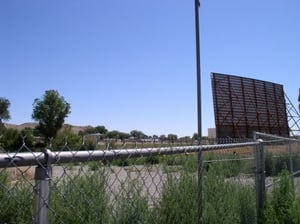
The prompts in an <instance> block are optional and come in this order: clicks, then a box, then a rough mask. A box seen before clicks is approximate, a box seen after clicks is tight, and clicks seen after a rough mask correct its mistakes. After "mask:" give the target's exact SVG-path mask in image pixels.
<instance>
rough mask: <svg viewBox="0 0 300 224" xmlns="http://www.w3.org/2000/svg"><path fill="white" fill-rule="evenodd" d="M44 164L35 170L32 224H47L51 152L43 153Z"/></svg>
mask: <svg viewBox="0 0 300 224" xmlns="http://www.w3.org/2000/svg"><path fill="white" fill-rule="evenodd" d="M44 153H45V160H46V163H45V164H43V165H38V166H37V167H36V169H35V187H34V196H35V202H34V217H33V224H48V223H49V220H48V209H49V195H50V180H51V177H52V167H51V159H50V158H51V151H50V150H46V151H45V152H44Z"/></svg>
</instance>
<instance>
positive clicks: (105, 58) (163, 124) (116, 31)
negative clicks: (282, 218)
mask: <svg viewBox="0 0 300 224" xmlns="http://www.w3.org/2000/svg"><path fill="white" fill-rule="evenodd" d="M299 10H300V1H299V0H287V1H277V0H263V1H262V0H251V1H250V0H227V1H224V0H201V8H200V45H201V82H202V91H201V92H202V132H203V135H206V134H207V128H209V127H214V112H213V102H212V90H211V80H210V73H211V72H219V73H225V74H232V75H240V76H244V77H249V78H256V79H262V80H267V81H271V82H275V83H279V84H283V85H284V90H285V92H286V94H287V95H288V96H289V98H290V99H291V100H292V102H293V103H294V105H295V106H297V105H298V101H297V98H298V88H299V87H300V75H299V71H300V61H299V59H300V13H299ZM195 55H196V50H195V25H194V0H173V1H171V0H151V1H146V0H116V1H112V0H51V1H50V0H42V1H41V0H0V82H1V85H0V97H5V98H7V99H9V100H10V102H11V106H10V108H9V110H10V114H11V119H10V120H9V123H14V124H22V123H24V122H30V121H32V119H31V114H32V110H33V107H32V104H33V101H34V99H35V98H41V97H42V96H43V94H44V92H45V90H49V89H54V90H57V91H58V92H59V93H60V95H62V96H64V98H65V100H66V101H67V102H69V103H70V104H71V110H72V112H71V114H70V115H69V117H68V118H67V119H66V123H70V124H73V125H92V126H96V125H104V126H105V127H106V128H107V129H109V130H119V131H124V132H130V131H131V130H134V129H137V130H141V131H143V132H144V133H145V134H148V135H153V134H157V135H161V134H169V133H173V134H177V135H178V136H186V135H189V136H191V135H192V134H193V133H195V132H196V131H197V111H196V110H197V109H196V108H197V106H196V103H197V102H196V59H195Z"/></svg>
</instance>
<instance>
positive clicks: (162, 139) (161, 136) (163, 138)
mask: <svg viewBox="0 0 300 224" xmlns="http://www.w3.org/2000/svg"><path fill="white" fill-rule="evenodd" d="M159 140H160V141H161V142H164V141H166V140H167V137H166V136H165V135H160V136H159Z"/></svg>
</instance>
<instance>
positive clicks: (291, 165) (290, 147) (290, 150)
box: [288, 141, 294, 177]
mask: <svg viewBox="0 0 300 224" xmlns="http://www.w3.org/2000/svg"><path fill="white" fill-rule="evenodd" d="M288 148H289V157H290V172H291V174H292V177H294V175H293V174H294V164H293V154H292V145H291V141H289V144H288Z"/></svg>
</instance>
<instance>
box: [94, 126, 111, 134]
mask: <svg viewBox="0 0 300 224" xmlns="http://www.w3.org/2000/svg"><path fill="white" fill-rule="evenodd" d="M95 131H96V133H100V134H106V133H107V132H108V130H107V129H106V128H105V126H103V125H98V126H96V127H95Z"/></svg>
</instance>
